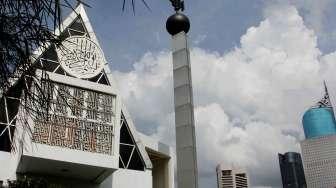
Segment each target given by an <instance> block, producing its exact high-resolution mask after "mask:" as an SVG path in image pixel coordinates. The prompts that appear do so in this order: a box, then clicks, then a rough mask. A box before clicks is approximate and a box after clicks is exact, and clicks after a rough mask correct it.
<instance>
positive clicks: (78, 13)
mask: <svg viewBox="0 0 336 188" xmlns="http://www.w3.org/2000/svg"><path fill="white" fill-rule="evenodd" d="M78 18H81V19H82V21H83V24H84V27H85V29H86V32H87V34H88V37H89V38H90V39H91V40H92V41H94V42H95V43H96V44H97V45H98V46H100V44H99V42H98V39H97V37H96V35H95V33H94V31H93V28H92V25H91V23H90V21H89V18H88V16H87V14H86V11H85V9H84V6H83V5H82V4H79V5H78V6H77V7H76V8H75V9H74V11H72V12H71V13H70V15H69V16H68V17H67V18H66V19H65V20H64V21H63V22H62V24H61V26H60V28H58V29H56V31H55V34H56V35H60V34H62V33H63V32H64V31H65V30H66V29H67V28H68V27H69V26H70V25H71V24H72V23H73V22H74V21H75V20H76V19H78ZM35 54H36V56H41V55H42V54H43V50H42V49H41V48H40V49H38V50H37V51H36V52H35ZM103 61H104V69H103V70H104V73H105V75H106V77H107V80H108V82H109V85H110V87H113V89H114V90H115V91H117V95H118V96H120V92H119V90H118V86H117V82H116V81H115V79H114V78H113V75H112V71H111V69H110V67H109V65H108V62H107V61H106V58H105V56H104V55H103ZM118 98H119V99H120V103H121V111H122V112H123V115H124V117H125V119H126V121H127V124H128V128H129V130H130V132H131V134H132V136H133V138H134V140H135V143H136V146H137V148H138V150H139V152H140V154H141V157H142V160H143V162H144V163H145V167H146V168H148V169H150V168H152V163H151V161H150V158H149V156H148V154H147V152H146V150H145V147H144V145H143V143H142V141H141V140H140V136H139V135H138V134H137V131H136V128H135V126H134V123H133V121H132V118H131V117H130V115H129V113H128V110H127V108H126V106H125V105H124V104H123V102H122V101H121V97H118ZM118 114H119V113H118Z"/></svg>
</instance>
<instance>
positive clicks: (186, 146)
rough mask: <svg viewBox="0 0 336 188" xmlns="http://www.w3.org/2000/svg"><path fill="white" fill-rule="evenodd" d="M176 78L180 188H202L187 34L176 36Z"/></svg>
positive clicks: (175, 103) (175, 98)
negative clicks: (198, 167) (199, 175)
mask: <svg viewBox="0 0 336 188" xmlns="http://www.w3.org/2000/svg"><path fill="white" fill-rule="evenodd" d="M172 41H173V69H174V70H173V73H174V75H173V77H174V105H175V128H176V155H177V182H178V188H198V177H197V174H198V173H197V154H196V136H195V122H194V104H193V92H192V81H191V70H190V55H189V48H188V40H187V35H186V33H185V32H183V31H182V32H180V33H178V34H175V35H173V38H172Z"/></svg>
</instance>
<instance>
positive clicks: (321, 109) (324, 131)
mask: <svg viewBox="0 0 336 188" xmlns="http://www.w3.org/2000/svg"><path fill="white" fill-rule="evenodd" d="M333 94H335V91H333ZM302 124H303V129H304V133H305V137H306V139H305V140H303V141H301V150H302V160H303V168H304V173H305V178H306V183H307V187H308V188H321V187H326V188H329V187H336V168H335V167H336V123H335V116H334V111H333V106H332V103H331V101H330V98H329V93H328V90H327V87H326V86H325V95H324V97H323V98H322V100H320V101H319V102H318V103H317V104H316V105H315V106H313V107H311V108H310V109H308V110H307V111H306V112H305V114H304V116H303V119H302Z"/></svg>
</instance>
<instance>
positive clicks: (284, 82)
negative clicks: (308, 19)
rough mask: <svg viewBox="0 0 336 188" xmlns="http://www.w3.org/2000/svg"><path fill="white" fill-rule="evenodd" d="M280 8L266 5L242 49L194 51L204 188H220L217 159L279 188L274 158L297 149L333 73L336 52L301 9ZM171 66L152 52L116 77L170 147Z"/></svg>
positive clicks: (136, 112) (137, 112)
mask: <svg viewBox="0 0 336 188" xmlns="http://www.w3.org/2000/svg"><path fill="white" fill-rule="evenodd" d="M281 6H282V7H281V9H279V8H275V7H272V6H270V7H268V8H267V9H266V10H265V19H264V20H263V21H262V22H261V23H260V24H259V25H258V26H255V27H251V28H249V29H248V30H247V32H246V34H245V35H243V36H242V37H241V45H240V47H237V48H236V49H234V50H232V51H230V52H227V53H225V54H219V53H217V52H211V51H206V50H204V49H200V48H194V49H192V51H191V60H192V76H193V84H194V85H193V86H194V100H195V104H196V106H195V119H196V132H197V144H198V157H199V158H198V159H199V170H200V177H201V179H200V180H201V182H200V187H210V186H209V185H212V186H213V187H215V181H216V178H215V165H217V164H218V163H219V162H224V163H229V164H231V163H233V164H237V165H242V166H245V167H247V169H248V170H249V172H250V177H251V182H252V183H253V185H254V186H280V174H279V169H278V160H277V153H278V152H286V151H299V144H298V140H299V139H300V138H302V136H303V135H302V134H303V133H302V132H303V131H302V128H301V125H300V122H301V116H302V113H303V112H304V110H305V109H306V108H307V107H309V106H310V105H311V104H312V102H313V101H312V100H313V99H315V100H316V99H317V98H316V97H319V95H320V89H321V87H322V85H321V83H322V80H323V79H324V78H325V77H326V76H327V77H328V75H329V76H330V77H332V75H333V72H334V71H336V67H335V65H334V61H335V60H336V55H335V54H336V52H335V53H333V54H329V55H324V56H322V54H321V52H320V50H319V49H318V48H317V38H316V36H315V34H314V32H313V31H312V30H310V29H308V28H307V27H306V26H305V24H304V21H303V19H302V18H301V17H300V15H299V14H298V11H297V9H296V8H295V7H293V6H288V5H281ZM171 61H172V60H171V54H170V53H169V52H161V53H158V54H152V53H147V54H145V55H144V56H143V58H142V59H141V60H140V61H138V62H136V63H135V64H134V69H133V70H132V71H130V72H126V73H121V72H117V71H116V72H114V75H115V77H116V78H117V80H118V81H119V85H120V87H121V92H122V95H123V97H124V101H125V102H126V104H127V106H128V108H129V111H130V112H131V114H132V115H133V117H134V118H135V119H136V120H139V121H144V122H150V123H155V124H156V125H157V126H156V127H155V130H154V132H155V133H154V134H153V136H155V137H158V138H161V139H163V140H165V141H166V142H169V143H173V142H174V130H175V128H174V116H173V101H172V100H173V93H172V92H173V86H172V62H171ZM311 88H314V90H313V91H312V90H311ZM135 123H137V121H135ZM210 181H213V182H210Z"/></svg>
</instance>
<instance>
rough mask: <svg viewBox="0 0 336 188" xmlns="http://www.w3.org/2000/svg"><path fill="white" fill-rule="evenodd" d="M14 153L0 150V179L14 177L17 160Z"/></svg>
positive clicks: (5, 179) (4, 179)
mask: <svg viewBox="0 0 336 188" xmlns="http://www.w3.org/2000/svg"><path fill="white" fill-rule="evenodd" d="M16 158H17V157H16V155H15V154H13V153H9V152H3V151H0V181H3V182H5V181H7V179H16V167H17V160H16Z"/></svg>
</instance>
